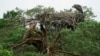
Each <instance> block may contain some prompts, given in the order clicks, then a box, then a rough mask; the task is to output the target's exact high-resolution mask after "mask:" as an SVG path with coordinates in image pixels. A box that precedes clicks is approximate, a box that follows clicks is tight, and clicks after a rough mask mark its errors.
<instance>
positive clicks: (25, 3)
mask: <svg viewBox="0 0 100 56" xmlns="http://www.w3.org/2000/svg"><path fill="white" fill-rule="evenodd" d="M74 4H80V5H82V6H88V7H92V9H93V12H94V14H95V15H97V17H96V18H94V20H96V21H99V22H100V12H99V10H100V7H99V6H100V0H0V18H2V17H3V13H4V12H6V11H8V10H13V9H15V8H16V7H18V8H20V9H23V10H27V9H31V8H33V7H35V6H37V5H43V6H44V7H49V6H50V7H54V8H55V10H57V11H59V10H63V9H69V8H71V7H72V6H73V5H74Z"/></svg>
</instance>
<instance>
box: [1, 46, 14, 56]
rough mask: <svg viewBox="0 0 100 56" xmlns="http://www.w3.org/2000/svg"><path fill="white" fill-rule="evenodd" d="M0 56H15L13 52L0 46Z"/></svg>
mask: <svg viewBox="0 0 100 56" xmlns="http://www.w3.org/2000/svg"><path fill="white" fill-rule="evenodd" d="M0 56H13V52H12V51H8V50H5V49H3V47H2V46H1V45H0Z"/></svg>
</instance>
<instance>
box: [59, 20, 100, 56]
mask: <svg viewBox="0 0 100 56" xmlns="http://www.w3.org/2000/svg"><path fill="white" fill-rule="evenodd" d="M99 32H100V23H98V22H96V21H86V22H83V23H80V24H78V27H77V29H76V30H75V32H72V31H70V30H68V29H64V30H62V38H61V39H62V40H61V41H63V42H66V43H67V44H66V45H64V46H62V49H63V50H66V51H69V52H74V53H78V54H81V56H100V53H99V52H100V34H99Z"/></svg>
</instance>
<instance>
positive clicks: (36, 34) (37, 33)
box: [23, 30, 42, 39]
mask: <svg viewBox="0 0 100 56" xmlns="http://www.w3.org/2000/svg"><path fill="white" fill-rule="evenodd" d="M41 35H42V34H41V32H40V31H38V30H27V31H26V33H25V34H24V37H23V39H26V38H30V37H34V38H36V37H41Z"/></svg>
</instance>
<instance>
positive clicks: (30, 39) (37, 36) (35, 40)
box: [13, 22, 46, 52]
mask: <svg viewBox="0 0 100 56" xmlns="http://www.w3.org/2000/svg"><path fill="white" fill-rule="evenodd" d="M40 26H41V25H40ZM35 27H36V23H34V22H31V23H30V24H29V29H28V30H27V31H26V33H25V34H24V37H23V42H22V43H20V44H18V45H15V46H14V47H13V48H16V47H19V46H21V45H24V44H28V45H33V46H35V47H36V49H37V50H38V51H39V52H43V51H45V50H44V49H46V46H45V45H44V43H43V41H42V40H43V35H44V34H42V32H40V31H38V30H36V29H35Z"/></svg>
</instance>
